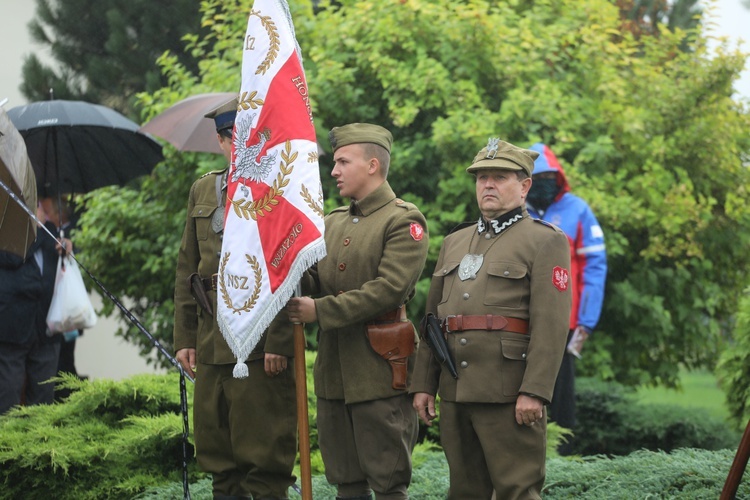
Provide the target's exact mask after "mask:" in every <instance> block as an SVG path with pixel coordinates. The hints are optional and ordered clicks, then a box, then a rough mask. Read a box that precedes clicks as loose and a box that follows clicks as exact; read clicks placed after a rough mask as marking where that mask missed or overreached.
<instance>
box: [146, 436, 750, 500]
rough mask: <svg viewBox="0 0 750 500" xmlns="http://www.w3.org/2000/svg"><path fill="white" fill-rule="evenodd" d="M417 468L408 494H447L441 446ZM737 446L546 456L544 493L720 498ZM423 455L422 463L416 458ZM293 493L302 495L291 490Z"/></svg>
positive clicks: (321, 481) (551, 497) (618, 499)
mask: <svg viewBox="0 0 750 500" xmlns="http://www.w3.org/2000/svg"><path fill="white" fill-rule="evenodd" d="M415 457H418V458H416V459H415V468H414V475H413V477H412V483H411V486H410V487H409V497H410V498H411V499H412V500H437V499H443V498H446V495H447V491H448V465H447V463H446V462H445V458H444V456H443V453H442V452H441V451H438V450H422V451H420V450H415ZM733 458H734V451H733V450H720V451H707V450H696V449H689V448H685V449H679V450H674V451H672V452H671V453H665V452H651V451H645V450H643V451H637V452H634V453H632V454H630V455H628V456H625V457H615V458H611V459H610V458H607V457H603V456H596V457H585V458H579V459H571V458H552V459H548V460H547V481H546V484H545V487H544V498H545V499H547V500H556V499H573V498H575V499H585V500H608V499H611V500H622V499H625V498H628V499H630V498H664V499H666V498H668V499H675V500H680V499H684V500H701V499H711V500H715V499H716V498H719V495H720V494H721V490H722V488H723V486H724V482H725V480H726V477H727V474H728V472H729V468H730V466H731V463H732V459H733ZM417 460H419V461H420V463H419V465H416V461H417ZM210 484H211V482H210V480H209V479H204V480H201V481H199V482H197V483H194V484H193V485H191V487H190V494H191V497H192V498H193V500H209V499H210V498H211V489H210ZM312 493H313V498H316V499H331V498H334V496H335V495H336V490H335V489H334V488H333V487H332V486H330V485H329V484H328V483H326V480H325V477H323V476H320V475H316V476H313V478H312ZM181 495H182V486H181V484H178V483H173V484H171V485H167V486H164V487H161V488H154V489H152V490H150V491H149V492H148V494H144V495H141V496H139V497H137V498H139V499H141V498H149V499H174V498H179V497H180V496H181ZM289 498H290V499H291V500H297V499H299V498H301V497H300V496H299V495H298V494H297V493H295V492H290V495H289ZM736 498H738V499H747V498H750V479H748V478H747V475H746V476H745V480H744V481H743V482H742V483H741V484H740V487H739V490H738V492H737V496H736Z"/></svg>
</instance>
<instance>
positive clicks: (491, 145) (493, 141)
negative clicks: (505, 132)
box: [485, 137, 500, 160]
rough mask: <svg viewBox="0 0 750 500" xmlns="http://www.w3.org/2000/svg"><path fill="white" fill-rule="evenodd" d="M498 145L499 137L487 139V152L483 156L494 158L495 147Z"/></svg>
mask: <svg viewBox="0 0 750 500" xmlns="http://www.w3.org/2000/svg"><path fill="white" fill-rule="evenodd" d="M499 146H500V138H499V137H490V139H489V140H488V141H487V154H486V156H485V158H490V159H493V160H494V159H495V155H496V154H497V148H498V147H499Z"/></svg>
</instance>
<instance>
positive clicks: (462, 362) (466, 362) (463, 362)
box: [461, 361, 469, 368]
mask: <svg viewBox="0 0 750 500" xmlns="http://www.w3.org/2000/svg"><path fill="white" fill-rule="evenodd" d="M467 366H469V362H468V361H461V368H466V367H467Z"/></svg>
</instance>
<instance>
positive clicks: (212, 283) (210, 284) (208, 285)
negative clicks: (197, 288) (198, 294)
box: [201, 274, 219, 292]
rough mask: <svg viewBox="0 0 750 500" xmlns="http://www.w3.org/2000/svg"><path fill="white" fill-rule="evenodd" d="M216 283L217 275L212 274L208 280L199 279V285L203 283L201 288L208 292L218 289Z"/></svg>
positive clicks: (217, 280)
mask: <svg viewBox="0 0 750 500" xmlns="http://www.w3.org/2000/svg"><path fill="white" fill-rule="evenodd" d="M218 282H219V275H218V274H212V275H211V276H210V277H208V278H201V283H203V288H204V289H205V290H206V291H207V292H208V291H209V290H214V291H216V289H217V288H218V286H217V285H218Z"/></svg>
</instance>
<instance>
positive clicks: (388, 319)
mask: <svg viewBox="0 0 750 500" xmlns="http://www.w3.org/2000/svg"><path fill="white" fill-rule="evenodd" d="M399 321H406V307H404V306H401V307H398V308H396V309H393V310H392V311H388V312H386V313H383V314H381V315H380V316H378V317H377V318H375V319H373V320H372V321H370V322H369V323H370V324H371V325H377V324H381V323H397V322H399Z"/></svg>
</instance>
